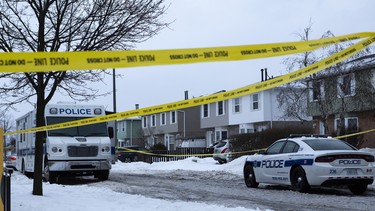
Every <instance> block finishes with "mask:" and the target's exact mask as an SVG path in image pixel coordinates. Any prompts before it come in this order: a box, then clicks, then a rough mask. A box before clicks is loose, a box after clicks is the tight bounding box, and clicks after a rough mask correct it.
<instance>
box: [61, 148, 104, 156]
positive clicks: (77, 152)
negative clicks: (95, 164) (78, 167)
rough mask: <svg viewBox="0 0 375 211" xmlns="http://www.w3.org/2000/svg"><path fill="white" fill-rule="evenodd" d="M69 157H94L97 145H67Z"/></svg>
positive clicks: (96, 152) (96, 153)
mask: <svg viewBox="0 0 375 211" xmlns="http://www.w3.org/2000/svg"><path fill="white" fill-rule="evenodd" d="M68 155H69V157H96V156H97V155H98V146H68Z"/></svg>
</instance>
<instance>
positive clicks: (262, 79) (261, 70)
mask: <svg viewBox="0 0 375 211" xmlns="http://www.w3.org/2000/svg"><path fill="white" fill-rule="evenodd" d="M263 71H264V70H263V69H260V72H261V73H260V75H261V82H263V81H264V76H263Z"/></svg>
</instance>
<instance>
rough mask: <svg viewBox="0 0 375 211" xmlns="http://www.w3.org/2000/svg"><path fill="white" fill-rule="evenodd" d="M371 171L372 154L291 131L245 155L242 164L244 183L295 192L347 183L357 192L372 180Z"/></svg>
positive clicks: (372, 170)
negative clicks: (268, 185) (293, 133)
mask: <svg viewBox="0 0 375 211" xmlns="http://www.w3.org/2000/svg"><path fill="white" fill-rule="evenodd" d="M374 173H375V162H374V155H372V154H371V153H368V152H363V151H358V150H357V149H356V148H355V147H353V146H351V145H349V144H348V143H346V142H343V141H340V140H338V139H334V138H331V137H328V136H320V135H291V136H290V137H289V138H285V139H281V140H278V141H276V142H275V143H273V144H272V145H271V146H270V147H268V148H267V150H261V151H260V152H259V153H258V154H255V155H252V156H249V157H247V158H246V162H245V166H244V179H245V184H246V186H247V187H251V188H257V187H258V185H259V183H268V184H281V185H287V186H291V187H292V189H293V190H295V191H299V192H308V191H309V190H310V188H311V187H314V186H315V187H316V186H347V187H348V188H349V190H350V191H351V192H352V193H353V194H356V195H360V194H363V193H364V192H365V191H366V190H367V186H368V185H369V184H372V183H373V182H374Z"/></svg>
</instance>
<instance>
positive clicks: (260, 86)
mask: <svg viewBox="0 0 375 211" xmlns="http://www.w3.org/2000/svg"><path fill="white" fill-rule="evenodd" d="M369 35H371V37H369V38H367V39H364V40H362V41H360V42H358V43H356V44H354V45H352V46H350V47H348V48H346V49H344V50H342V51H340V52H338V53H336V54H333V55H331V56H329V57H327V58H325V59H323V60H321V61H319V62H317V63H314V64H312V65H310V66H307V67H305V68H302V69H300V70H297V71H294V72H291V73H288V74H285V75H282V76H280V77H277V78H273V79H270V80H267V81H263V82H260V83H257V84H253V85H249V86H245V87H242V88H238V89H234V90H231V91H227V92H221V93H217V94H213V95H209V96H203V97H199V98H193V99H189V100H183V101H178V102H173V103H167V104H163V105H157V106H151V107H146V108H143V109H137V110H131V111H126V112H120V113H116V114H110V115H106V116H101V117H95V118H88V119H83V120H77V121H72V122H66V123H61V124H55V125H48V126H44V127H38V128H31V129H26V130H19V131H15V132H7V133H6V134H5V135H11V134H18V133H29V132H38V131H46V130H56V129H63V128H69V127H76V126H82V125H89V124H95V123H100V122H108V121H114V120H117V119H122V118H129V117H134V116H145V115H150V114H154V113H161V112H166V111H171V110H178V109H183V108H188V107H193V106H199V105H203V104H208V103H213V102H218V101H223V100H228V99H231V98H237V97H241V96H244V95H249V94H252V93H256V92H260V91H264V90H267V89H271V88H274V87H277V86H280V85H283V84H286V83H289V82H292V81H295V80H298V79H301V78H303V77H306V76H308V75H311V74H313V73H316V72H319V71H321V70H323V69H326V68H328V67H330V66H332V65H334V64H336V63H338V62H340V61H343V60H344V59H347V58H349V57H350V56H352V55H354V54H356V53H358V52H359V51H360V50H362V49H363V48H366V47H367V46H369V45H370V44H371V43H373V42H375V33H370V32H368V33H358V34H353V35H347V36H340V37H336V39H335V38H328V39H322V40H314V41H306V42H297V44H296V45H294V46H305V48H304V49H306V48H308V47H309V46H310V48H312V47H315V46H323V45H328V44H331V43H336V42H340V41H348V40H352V39H358V38H363V37H366V36H369ZM322 41H323V42H322ZM292 44H295V43H289V44H288V45H292ZM303 44H305V45H303ZM256 46H258V47H259V46H263V47H264V46H269V47H270V48H271V49H273V48H275V45H274V44H266V45H256ZM283 46H287V45H286V43H282V44H279V47H278V48H280V49H282V47H283ZM247 47H248V49H255V48H252V47H251V46H247ZM227 48H231V47H227ZM211 49H214V48H211ZM171 51H173V50H171ZM175 51H177V50H175ZM178 51H181V53H182V52H184V50H178ZM187 51H189V49H187ZM271 51H272V50H271ZM163 52H164V53H166V52H169V51H163ZM267 52H268V50H267V51H265V53H264V55H261V54H259V55H258V54H251V55H252V56H254V58H255V57H259V58H260V57H265V56H266V55H268V54H271V53H267ZM292 52H293V53H296V52H299V50H292ZM70 53H72V52H70ZM70 53H67V54H66V55H68V54H70ZM73 53H74V52H73ZM79 53H85V52H79ZM87 53H96V54H100V53H101V52H87ZM102 53H103V52H102ZM273 53H274V54H277V55H285V54H289V53H290V52H288V51H287V52H282V53H280V52H273ZM25 54H27V53H19V55H25ZM44 54H45V55H48V53H44ZM51 54H54V53H51ZM4 55H7V54H4ZM29 55H30V56H31V55H33V54H31V53H30V54H29ZM82 55H83V54H82ZM269 56H271V55H269ZM13 57H14V58H16V57H17V56H16V55H13ZM250 57H251V56H249V57H248V58H250ZM236 58H237V59H238V57H234V58H232V60H236ZM228 60H229V59H228ZM180 63H188V62H187V61H185V62H183V60H181V61H180ZM82 65H83V66H84V64H82ZM150 65H151V64H150ZM86 67H87V66H86ZM95 67H96V68H98V66H95ZM81 68H82V67H81ZM47 69H48V68H47Z"/></svg>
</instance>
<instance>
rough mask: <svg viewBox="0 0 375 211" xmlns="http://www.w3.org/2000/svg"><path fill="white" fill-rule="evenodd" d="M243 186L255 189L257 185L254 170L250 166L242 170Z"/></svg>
mask: <svg viewBox="0 0 375 211" xmlns="http://www.w3.org/2000/svg"><path fill="white" fill-rule="evenodd" d="M244 178H245V184H246V186H247V187H248V188H257V187H258V185H259V183H258V182H257V181H256V178H255V174H254V169H253V167H252V166H250V165H247V166H245V169H244Z"/></svg>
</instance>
